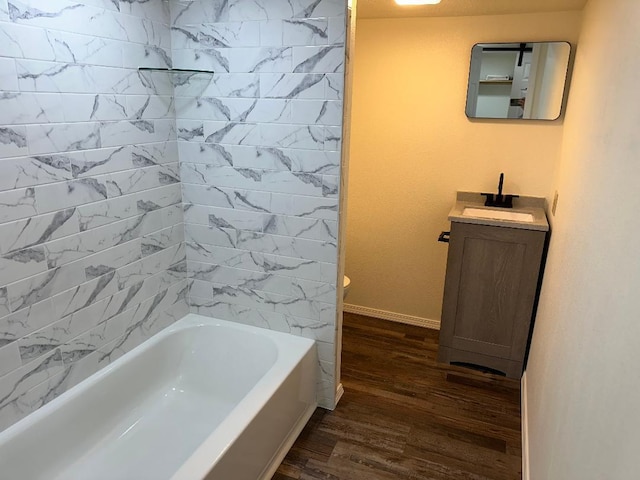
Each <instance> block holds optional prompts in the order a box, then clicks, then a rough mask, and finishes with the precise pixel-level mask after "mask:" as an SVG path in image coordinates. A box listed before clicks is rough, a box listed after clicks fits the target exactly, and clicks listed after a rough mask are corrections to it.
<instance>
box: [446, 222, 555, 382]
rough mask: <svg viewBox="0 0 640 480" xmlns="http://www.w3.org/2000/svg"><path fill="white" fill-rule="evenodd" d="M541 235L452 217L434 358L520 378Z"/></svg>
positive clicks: (527, 335) (534, 293) (535, 282)
mask: <svg viewBox="0 0 640 480" xmlns="http://www.w3.org/2000/svg"><path fill="white" fill-rule="evenodd" d="M546 235H547V233H546V232H545V231H538V230H527V229H523V228H506V227H503V226H493V225H481V224H472V223H461V222H455V221H454V222H452V224H451V235H450V241H449V253H448V259H447V273H446V279H445V289H444V299H443V305H442V321H441V327H440V347H439V352H438V360H439V361H441V362H444V363H450V364H462V365H465V364H467V365H474V366H480V367H486V368H489V369H492V370H497V371H498V372H501V373H504V374H506V376H507V377H510V378H520V376H521V375H522V369H523V363H524V357H525V352H526V348H527V341H528V337H529V330H530V326H531V321H532V315H533V309H534V303H535V299H536V293H537V288H538V279H539V277H540V271H541V263H542V256H543V251H544V245H545V239H546Z"/></svg>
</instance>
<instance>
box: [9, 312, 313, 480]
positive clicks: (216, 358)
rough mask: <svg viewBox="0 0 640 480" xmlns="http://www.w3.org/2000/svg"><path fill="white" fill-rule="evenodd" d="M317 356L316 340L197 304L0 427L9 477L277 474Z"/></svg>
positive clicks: (306, 412)
mask: <svg viewBox="0 0 640 480" xmlns="http://www.w3.org/2000/svg"><path fill="white" fill-rule="evenodd" d="M315 368H316V352H315V344H314V342H313V341H312V340H308V339H305V338H300V337H293V336H291V335H286V334H282V333H278V332H272V331H269V330H263V329H259V328H254V327H248V326H244V325H239V324H234V323H230V322H225V321H222V320H215V319H210V318H207V317H202V316H200V315H195V314H190V315H187V316H186V317H185V318H183V319H182V320H180V321H178V322H176V323H175V324H174V325H172V326H171V327H169V328H167V329H166V330H164V331H162V332H160V333H159V334H158V335H156V336H155V337H153V338H151V339H150V340H148V341H147V342H145V343H143V344H142V345H140V346H139V347H137V348H136V349H134V350H132V351H131V352H129V353H128V354H126V355H124V356H123V357H122V358H120V359H118V360H116V361H115V362H114V363H113V364H111V365H109V366H108V367H106V368H104V369H103V370H101V371H99V372H98V373H97V374H95V375H93V376H91V377H90V378H88V379H87V380H85V381H84V382H82V383H80V384H79V385H77V386H76V387H74V388H72V389H71V390H69V391H68V392H66V393H64V394H62V395H61V396H60V397H58V398H57V399H55V400H53V401H52V402H51V403H49V404H47V405H45V406H44V407H42V408H40V409H39V410H37V411H36V412H34V413H32V414H31V415H29V416H27V417H26V418H24V419H23V420H22V421H20V422H18V423H16V424H15V425H13V426H12V427H10V428H8V429H7V430H5V431H4V432H2V433H0V477H1V478H2V479H5V478H6V479H12V480H13V479H16V480H18V479H19V480H31V479H45V478H46V479H47V480H53V479H60V480H62V479H64V480H74V479H77V480H102V479H104V480H118V479H123V480H125V479H126V480H134V479H135V480H147V479H148V480H160V479H172V480H193V479H202V478H206V479H220V480H244V479H246V480H256V479H262V478H265V479H267V478H270V476H271V475H272V474H273V473H274V472H275V469H276V468H277V467H278V464H279V462H280V461H281V460H282V458H283V457H284V455H285V454H286V452H287V450H288V449H289V447H290V446H291V444H292V443H293V441H294V440H295V437H296V436H297V435H298V433H299V432H300V430H301V429H302V427H303V426H304V424H305V423H306V422H307V420H308V419H309V417H310V416H311V414H312V413H313V411H314V409H315V407H316V399H315V384H316V382H315Z"/></svg>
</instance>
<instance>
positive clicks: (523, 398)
mask: <svg viewBox="0 0 640 480" xmlns="http://www.w3.org/2000/svg"><path fill="white" fill-rule="evenodd" d="M520 405H521V414H520V415H521V418H522V427H521V428H522V480H529V479H530V476H529V414H528V409H527V372H524V373H523V374H522V379H521V380H520Z"/></svg>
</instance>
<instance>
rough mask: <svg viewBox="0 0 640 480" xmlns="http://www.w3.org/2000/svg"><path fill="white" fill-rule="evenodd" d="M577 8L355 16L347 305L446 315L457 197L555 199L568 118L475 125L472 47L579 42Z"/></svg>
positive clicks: (421, 314) (412, 313) (493, 122)
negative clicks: (443, 239)
mask: <svg viewBox="0 0 640 480" xmlns="http://www.w3.org/2000/svg"><path fill="white" fill-rule="evenodd" d="M579 27H580V13H578V12H573V13H555V14H534V15H502V16H482V17H455V18H415V19H385V20H359V21H358V29H357V48H356V52H355V78H354V98H353V116H352V129H351V134H352V138H351V163H350V172H349V204H348V226H347V258H346V274H347V275H349V276H350V277H351V279H352V288H351V292H350V294H349V295H350V296H349V298H347V303H350V304H355V305H360V306H365V307H369V308H375V309H381V310H387V311H390V312H395V313H402V314H407V315H413V316H418V317H423V318H428V319H439V318H440V308H441V301H442V290H443V285H444V276H445V265H446V255H447V247H446V245H444V244H442V243H437V242H436V238H437V236H438V234H439V233H440V231H442V230H448V229H449V223H448V222H447V214H448V212H449V209H450V207H451V205H452V203H453V200H454V197H455V192H456V190H472V191H478V190H481V191H494V190H495V189H496V187H497V182H498V175H499V173H500V172H502V171H503V172H505V175H506V181H505V191H506V192H507V193H520V194H527V195H539V196H548V195H549V192H550V191H551V189H552V178H553V172H554V168H555V164H556V162H557V159H558V155H559V148H560V142H561V137H562V128H563V127H562V122H561V121H556V122H529V123H520V122H513V121H507V122H505V121H502V122H500V121H481V120H475V121H470V120H468V119H467V117H466V116H465V114H464V108H465V100H466V86H467V77H468V69H469V56H470V52H471V47H472V46H473V44H475V43H477V42H493V41H499V42H501V41H514V40H516V41H517V40H526V41H537V40H567V41H570V42H575V41H576V40H577V37H578V32H579Z"/></svg>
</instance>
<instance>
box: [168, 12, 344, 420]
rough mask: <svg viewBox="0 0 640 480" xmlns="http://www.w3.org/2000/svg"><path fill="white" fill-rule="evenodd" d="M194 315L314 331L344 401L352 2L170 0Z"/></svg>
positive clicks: (325, 401) (327, 394)
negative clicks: (342, 204) (341, 351)
mask: <svg viewBox="0 0 640 480" xmlns="http://www.w3.org/2000/svg"><path fill="white" fill-rule="evenodd" d="M171 6H172V8H171V17H172V51H173V60H174V64H175V67H176V68H197V69H202V70H213V71H215V72H216V73H215V74H214V75H208V74H199V75H190V76H183V77H182V78H180V80H179V81H177V82H176V83H177V85H176V89H175V103H176V115H177V129H178V149H179V152H180V164H181V177H182V182H183V183H182V186H183V199H184V202H185V211H184V220H185V238H186V250H187V271H188V276H189V279H190V284H191V288H190V304H191V310H192V311H194V312H198V313H201V314H205V315H209V316H213V317H217V318H223V319H228V320H232V321H237V322H242V323H248V324H253V325H257V326H261V327H267V328H270V329H273V330H280V331H284V332H290V333H293V334H296V335H301V336H305V337H310V338H313V339H316V340H317V341H318V347H319V355H320V372H319V373H320V375H319V378H320V380H319V382H320V383H319V386H318V394H319V403H320V405H322V406H325V407H328V408H333V407H334V404H335V389H336V385H335V383H336V382H335V374H334V371H335V358H336V356H335V338H336V280H337V276H338V275H337V260H338V250H337V238H338V232H337V230H338V226H337V219H338V203H339V198H338V194H339V191H338V190H339V187H338V185H339V177H340V147H341V134H342V128H341V125H342V96H343V85H344V58H345V54H344V41H345V30H346V19H345V13H346V1H345V0H230V1H227V0H195V1H181V0H172V3H171Z"/></svg>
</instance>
